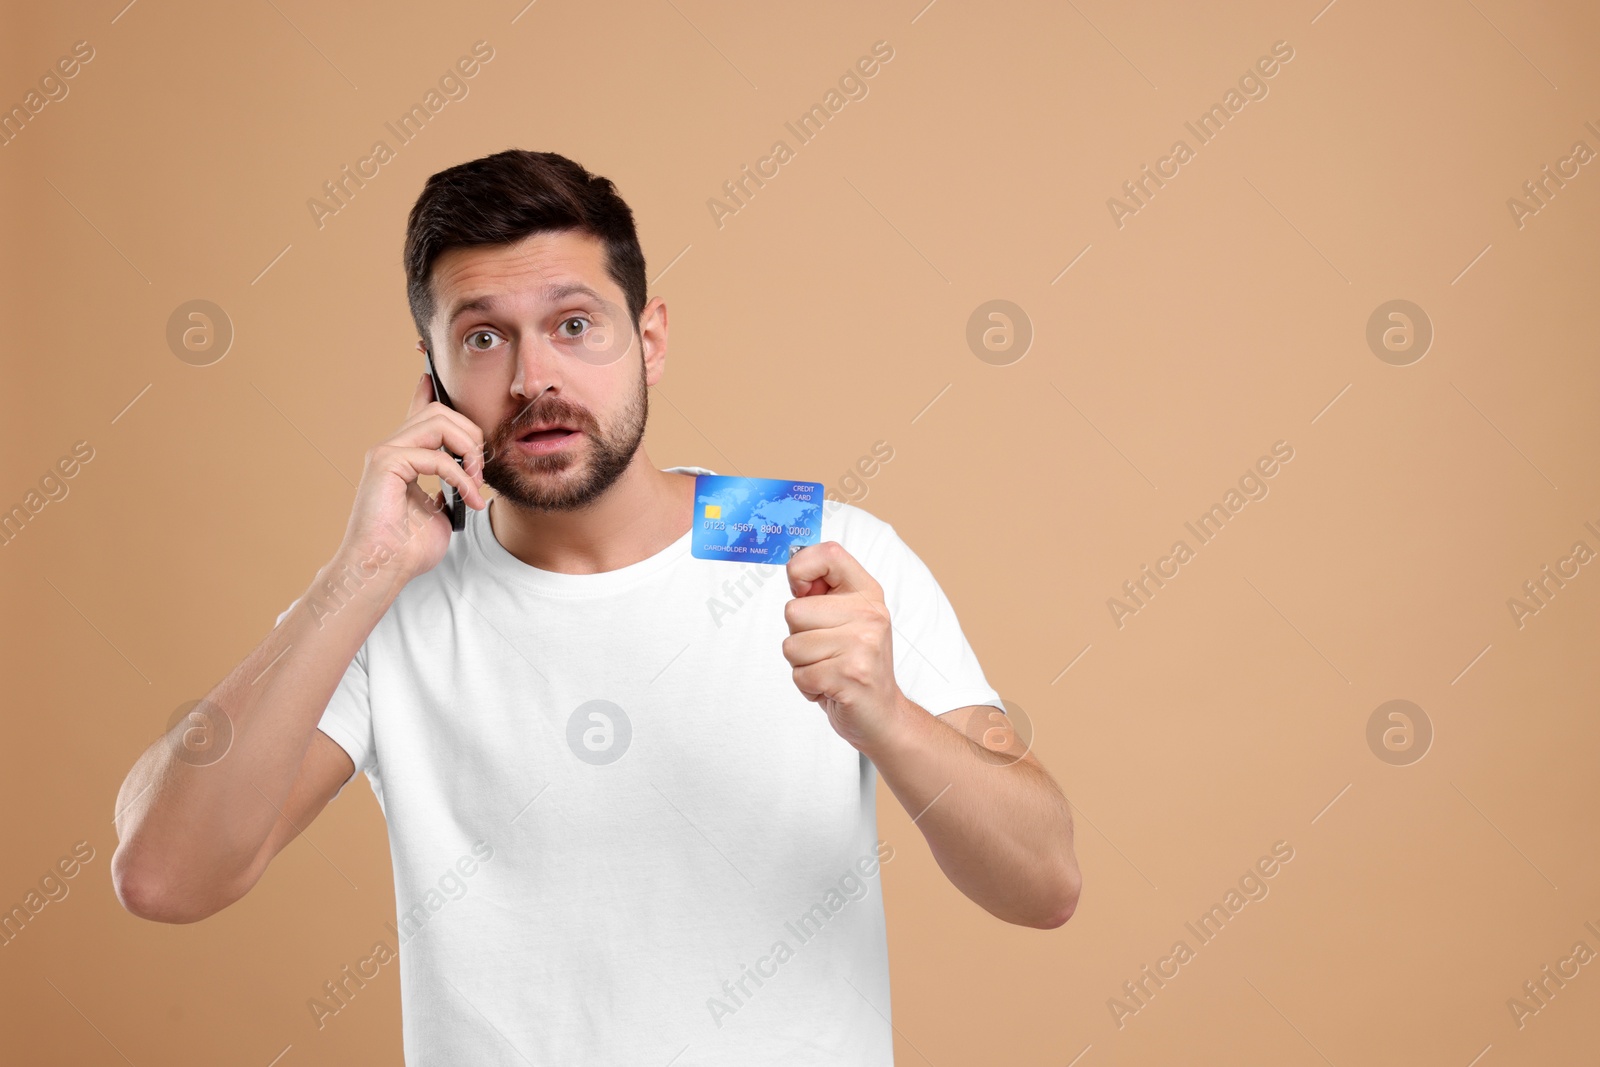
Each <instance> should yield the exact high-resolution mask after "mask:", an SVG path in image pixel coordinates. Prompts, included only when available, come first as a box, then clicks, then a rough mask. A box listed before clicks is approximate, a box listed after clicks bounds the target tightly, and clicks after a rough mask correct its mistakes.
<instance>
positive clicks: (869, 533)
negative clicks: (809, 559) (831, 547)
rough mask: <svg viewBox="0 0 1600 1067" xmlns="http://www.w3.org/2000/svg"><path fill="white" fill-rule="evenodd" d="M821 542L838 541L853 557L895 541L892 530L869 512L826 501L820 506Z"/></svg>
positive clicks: (837, 501) (841, 502) (848, 505)
mask: <svg viewBox="0 0 1600 1067" xmlns="http://www.w3.org/2000/svg"><path fill="white" fill-rule="evenodd" d="M822 540H824V541H837V542H839V543H840V544H841V545H843V546H844V549H845V551H846V552H849V553H850V554H851V555H852V556H857V557H858V558H859V554H858V552H857V549H860V550H861V551H863V552H875V551H880V550H881V548H882V547H883V546H885V545H887V544H888V543H889V542H891V541H898V540H899V537H898V536H897V535H896V534H895V532H894V527H893V526H891V525H889V523H887V522H885V521H884V520H883V519H880V518H878V516H876V515H874V514H873V513H872V512H870V511H868V510H866V509H865V508H863V507H858V506H857V505H855V504H850V503H847V502H845V501H843V500H826V501H823V504H822Z"/></svg>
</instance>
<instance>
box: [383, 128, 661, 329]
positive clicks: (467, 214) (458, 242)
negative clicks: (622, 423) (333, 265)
mask: <svg viewBox="0 0 1600 1067" xmlns="http://www.w3.org/2000/svg"><path fill="white" fill-rule="evenodd" d="M556 230H578V231H580V232H583V233H587V234H590V235H591V236H593V237H596V238H598V239H599V240H601V241H602V242H604V243H605V249H606V273H607V274H609V275H610V276H611V279H612V280H613V281H615V282H616V283H617V285H618V286H619V287H620V288H621V289H622V293H623V297H624V299H625V300H626V302H627V307H628V314H629V316H630V317H632V319H633V328H634V331H635V332H637V331H638V329H639V317H640V315H642V314H643V313H644V305H645V299H646V297H645V274H644V251H643V250H642V249H641V248H640V247H639V235H638V233H637V231H636V230H635V229H634V225H633V211H632V210H631V209H630V208H629V207H628V205H627V204H626V203H625V202H624V201H623V199H622V197H620V196H618V195H617V189H616V186H615V185H613V184H612V183H611V181H610V179H608V178H602V177H600V176H599V175H597V174H590V173H589V172H588V171H587V170H585V169H584V168H583V166H582V165H581V164H578V163H574V162H573V161H572V160H570V159H568V158H567V157H566V156H562V155H557V154H556V153H554V152H529V151H527V150H525V149H521V148H510V149H507V150H506V151H504V152H496V153H495V154H494V155H492V156H484V157H482V158H480V159H474V160H471V161H470V162H467V163H461V164H458V165H456V166H454V167H451V168H449V169H448V170H441V171H439V172H438V173H437V174H434V175H433V176H431V177H430V178H429V179H428V181H427V184H426V185H424V186H423V187H422V195H420V196H418V197H417V202H416V203H415V204H414V205H412V208H411V217H410V219H409V221H408V222H407V223H406V247H405V268H406V297H407V299H408V300H409V301H410V302H411V318H412V320H413V321H415V322H416V325H417V333H418V335H419V336H420V337H422V338H424V339H425V340H426V341H427V342H428V345H429V346H430V347H431V346H432V344H433V340H432V337H433V335H432V334H430V333H429V332H428V326H429V324H430V323H431V322H432V321H433V316H434V313H435V311H436V310H437V303H436V301H435V298H434V293H433V287H432V285H431V284H430V275H431V274H432V272H433V263H434V260H436V259H438V258H439V256H440V255H441V254H442V253H443V252H445V251H446V250H447V249H451V248H462V247H471V246H474V245H494V244H503V243H507V242H510V241H517V240H520V239H522V238H523V237H527V236H528V235H529V234H534V233H543V232H547V231H556Z"/></svg>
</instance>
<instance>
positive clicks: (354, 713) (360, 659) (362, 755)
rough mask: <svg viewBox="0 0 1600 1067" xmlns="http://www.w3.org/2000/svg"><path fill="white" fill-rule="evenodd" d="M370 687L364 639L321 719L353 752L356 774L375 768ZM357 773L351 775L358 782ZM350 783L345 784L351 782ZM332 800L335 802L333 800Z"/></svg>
mask: <svg viewBox="0 0 1600 1067" xmlns="http://www.w3.org/2000/svg"><path fill="white" fill-rule="evenodd" d="M298 603H300V600H299V598H296V599H295V600H294V602H293V603H291V604H290V605H289V606H288V607H287V608H285V609H284V610H283V614H281V615H279V616H278V622H275V623H273V626H274V627H276V626H277V625H278V623H281V622H283V620H284V619H285V618H286V617H287V616H288V614H289V612H291V611H293V610H294V606H295V604H298ZM367 694H368V689H367V645H366V642H362V644H361V647H360V648H359V649H357V650H356V654H355V656H353V657H352V658H351V660H350V665H349V666H348V667H346V668H345V669H344V677H342V678H340V679H339V684H338V686H337V687H336V688H335V689H334V691H333V696H332V697H330V698H329V699H328V706H327V707H326V708H325V709H323V712H322V718H321V719H320V720H319V721H318V722H317V729H319V730H321V731H322V732H323V733H325V734H327V735H328V736H329V737H330V738H332V739H333V741H334V743H335V744H337V745H338V746H339V747H340V748H342V749H344V750H345V752H346V753H348V754H349V756H350V759H351V760H352V761H353V762H354V763H355V765H356V773H360V772H363V771H365V772H367V774H368V776H369V777H370V776H371V775H372V773H373V771H374V759H373V753H374V745H373V742H372V736H373V735H372V704H371V702H370V701H369V699H368V695H367ZM354 779H355V774H352V775H351V776H350V780H351V781H354ZM348 784H349V782H346V783H345V785H348ZM342 792H344V786H340V787H339V792H338V793H334V794H333V796H334V799H338V796H339V793H342ZM330 803H331V802H330Z"/></svg>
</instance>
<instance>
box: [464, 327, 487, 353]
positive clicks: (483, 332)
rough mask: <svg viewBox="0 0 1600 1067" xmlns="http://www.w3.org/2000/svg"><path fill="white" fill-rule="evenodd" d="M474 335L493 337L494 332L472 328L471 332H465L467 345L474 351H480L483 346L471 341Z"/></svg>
mask: <svg viewBox="0 0 1600 1067" xmlns="http://www.w3.org/2000/svg"><path fill="white" fill-rule="evenodd" d="M474 337H489V338H493V337H494V334H492V333H490V332H489V331H488V330H473V331H472V332H471V333H469V334H467V336H466V342H467V347H468V348H470V349H472V350H473V351H475V352H482V351H483V348H480V347H479V346H477V345H475V344H473V343H472V339H473V338H474ZM491 343H492V341H491Z"/></svg>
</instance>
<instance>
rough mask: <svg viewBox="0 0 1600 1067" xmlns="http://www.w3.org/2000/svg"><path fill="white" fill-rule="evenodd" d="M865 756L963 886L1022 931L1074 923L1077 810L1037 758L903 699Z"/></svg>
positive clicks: (944, 867) (942, 863)
mask: <svg viewBox="0 0 1600 1067" xmlns="http://www.w3.org/2000/svg"><path fill="white" fill-rule="evenodd" d="M862 751H863V753H865V755H866V756H867V758H868V759H870V760H872V762H873V764H874V765H875V766H876V767H877V768H878V773H879V774H881V775H882V776H883V780H884V782H885V783H887V784H888V786H889V789H890V790H891V791H892V792H893V793H894V795H895V797H896V798H897V799H898V800H899V801H900V803H901V804H902V805H903V806H904V807H905V809H906V811H907V812H909V813H910V814H911V816H912V818H913V819H914V820H915V822H916V824H917V826H918V827H919V828H921V830H922V833H923V836H924V837H925V838H927V841H928V847H929V848H930V849H931V850H932V852H933V856H934V859H935V860H937V861H938V863H939V867H940V868H941V869H942V870H943V871H944V873H945V875H946V877H948V878H949V879H950V881H951V882H952V883H953V884H954V885H955V886H956V888H957V889H960V890H961V891H962V892H963V893H965V894H966V895H967V896H968V897H970V898H971V899H972V900H974V901H976V902H977V903H978V904H980V905H982V906H983V907H984V908H985V909H986V910H987V911H989V912H990V913H991V914H993V915H995V916H996V917H997V918H1001V919H1004V920H1005V921H1007V922H1012V923H1018V924H1020V925H1023V926H1035V927H1042V928H1051V927H1056V926H1060V925H1061V924H1062V923H1064V922H1066V921H1067V919H1068V918H1070V917H1071V915H1072V911H1073V909H1074V908H1075V907H1076V906H1077V902H1078V888H1079V885H1080V881H1081V879H1080V876H1079V873H1078V865H1077V861H1076V859H1075V858H1074V856H1073V850H1072V811H1071V808H1070V807H1069V806H1068V804H1067V800H1066V798H1065V797H1064V796H1062V794H1061V791H1060V790H1059V789H1058V788H1057V787H1056V784H1055V782H1054V781H1052V780H1051V778H1050V776H1049V774H1048V773H1047V772H1046V771H1045V770H1044V769H1043V768H1042V767H1040V766H1039V765H1038V764H1037V763H1036V762H1034V761H1032V760H1025V761H1016V762H1011V761H1009V759H1008V758H1002V757H1000V756H997V755H996V754H995V753H992V752H988V751H986V750H985V749H984V748H983V747H982V746H980V745H978V744H976V743H975V742H973V741H972V740H970V739H969V738H967V737H966V736H965V735H963V734H962V733H960V732H959V731H957V730H956V729H954V728H953V727H951V726H949V725H948V724H946V723H944V722H941V721H940V720H939V719H938V718H937V717H935V716H933V715H930V714H929V713H928V712H927V711H926V710H925V709H923V708H921V707H919V706H918V705H917V704H915V703H912V702H911V701H910V700H908V699H905V698H904V697H902V698H901V705H900V707H899V708H898V710H897V712H896V714H895V716H894V726H893V727H892V728H891V729H889V730H886V731H884V735H883V737H882V738H881V739H879V740H877V741H876V742H875V743H873V744H872V745H869V746H868V747H867V748H863V749H862Z"/></svg>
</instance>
